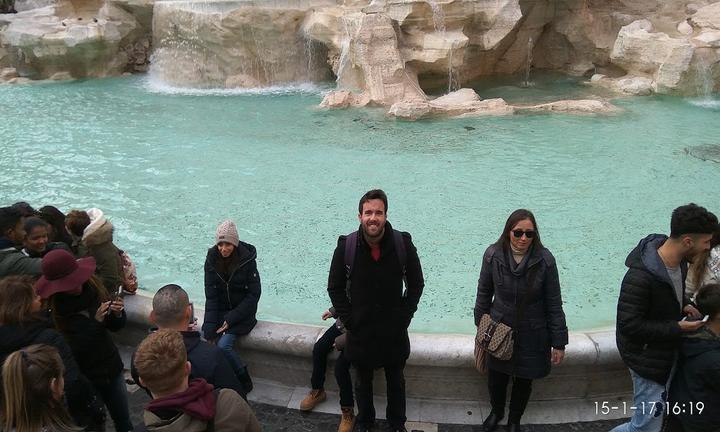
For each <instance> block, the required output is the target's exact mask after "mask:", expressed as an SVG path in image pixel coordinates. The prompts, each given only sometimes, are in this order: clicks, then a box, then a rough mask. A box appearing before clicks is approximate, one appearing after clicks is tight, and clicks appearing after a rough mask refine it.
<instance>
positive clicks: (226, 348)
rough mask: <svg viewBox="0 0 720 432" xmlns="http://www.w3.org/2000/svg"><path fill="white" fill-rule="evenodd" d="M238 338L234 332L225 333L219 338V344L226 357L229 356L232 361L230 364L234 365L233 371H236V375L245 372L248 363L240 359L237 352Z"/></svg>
mask: <svg viewBox="0 0 720 432" xmlns="http://www.w3.org/2000/svg"><path fill="white" fill-rule="evenodd" d="M236 340H237V336H235V335H234V334H230V333H223V335H222V336H220V339H218V342H217V346H218V348H220V349H221V350H222V351H223V353H225V357H227V359H228V361H229V362H230V366H232V368H233V371H235V375H236V376H240V375H242V374H243V373H245V370H246V369H247V365H246V364H245V363H244V362H243V361H242V360H240V356H239V355H238V354H237V353H236V352H235V349H234V348H235V341H236Z"/></svg>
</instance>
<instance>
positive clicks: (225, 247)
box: [202, 220, 261, 392]
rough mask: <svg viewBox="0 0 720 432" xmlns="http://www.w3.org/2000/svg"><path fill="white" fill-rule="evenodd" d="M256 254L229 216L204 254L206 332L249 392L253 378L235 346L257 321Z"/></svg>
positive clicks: (259, 290)
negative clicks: (238, 339)
mask: <svg viewBox="0 0 720 432" xmlns="http://www.w3.org/2000/svg"><path fill="white" fill-rule="evenodd" d="M256 257H257V253H256V251H255V246H253V245H251V244H249V243H245V242H242V241H240V237H239V235H238V231H237V227H236V226H235V223H234V222H233V221H231V220H226V221H224V222H222V223H221V224H220V225H219V226H218V227H217V230H216V232H215V245H214V246H213V247H211V248H210V249H208V252H207V257H206V258H205V320H204V322H203V326H202V332H203V336H204V337H205V339H207V340H208V341H210V342H213V343H217V346H218V347H220V348H221V349H223V351H224V352H225V353H226V354H227V355H228V359H229V360H230V363H231V364H232V366H233V368H234V369H235V372H236V373H237V374H238V378H240V381H241V382H242V383H243V384H244V385H245V387H246V390H247V391H248V392H249V391H250V390H251V389H252V382H251V381H250V377H249V375H248V373H247V368H246V366H245V364H244V363H243V362H242V360H240V358H239V356H238V355H237V353H236V352H235V351H234V350H233V348H234V347H235V341H236V339H237V337H238V336H242V335H246V334H248V333H250V331H251V330H252V329H253V328H254V327H255V324H257V319H256V318H255V314H256V313H257V305H258V301H259V300H260V292H261V289H260V274H259V273H258V270H257V262H256V261H255V258H256ZM248 387H249V388H248Z"/></svg>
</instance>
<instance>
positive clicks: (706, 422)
mask: <svg viewBox="0 0 720 432" xmlns="http://www.w3.org/2000/svg"><path fill="white" fill-rule="evenodd" d="M699 402H702V403H703V405H704V409H703V410H702V412H701V413H699V412H698V407H699V406H698V403H699ZM691 404H692V411H691V407H690V405H691ZM675 405H677V406H678V408H677V411H674V410H673V409H674V407H675ZM670 412H680V414H679V415H677V417H678V418H679V419H680V421H681V422H682V424H683V427H684V428H685V430H686V431H688V432H689V431H692V432H718V431H720V336H718V335H716V334H715V333H713V332H712V331H710V330H709V329H707V328H701V329H700V330H698V331H696V332H693V333H690V334H688V335H687V336H684V337H683V338H682V345H681V349H680V359H679V362H678V368H677V370H676V372H675V377H674V378H673V383H672V386H671V388H670Z"/></svg>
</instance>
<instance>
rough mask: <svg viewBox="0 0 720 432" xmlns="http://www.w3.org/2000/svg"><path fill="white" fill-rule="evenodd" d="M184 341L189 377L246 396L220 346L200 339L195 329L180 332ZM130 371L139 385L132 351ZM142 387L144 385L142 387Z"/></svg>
mask: <svg viewBox="0 0 720 432" xmlns="http://www.w3.org/2000/svg"><path fill="white" fill-rule="evenodd" d="M180 334H182V337H183V342H185V350H187V358H188V361H189V362H190V364H191V365H192V367H191V369H190V379H194V378H203V379H204V380H205V381H207V382H208V383H210V384H212V385H213V386H215V388H227V389H231V390H235V391H236V392H237V393H238V394H239V395H240V396H242V397H243V399H244V398H246V396H247V395H246V393H245V390H244V389H243V386H242V384H240V381H239V380H238V378H237V376H236V375H235V372H234V371H233V369H232V367H231V366H230V362H229V361H228V359H227V357H226V356H225V354H224V353H223V352H222V350H221V349H220V348H218V347H217V346H215V345H212V344H209V343H207V342H205V341H203V340H200V333H199V332H195V331H184V332H180ZM130 373H131V374H132V377H133V379H134V380H135V382H136V383H137V385H139V386H140V387H143V386H142V385H140V379H139V376H138V373H137V369H135V354H134V353H133V358H132V363H131V366H130ZM143 388H144V387H143Z"/></svg>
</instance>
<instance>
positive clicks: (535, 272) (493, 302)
mask: <svg viewBox="0 0 720 432" xmlns="http://www.w3.org/2000/svg"><path fill="white" fill-rule="evenodd" d="M511 259H512V258H511V257H510V254H509V252H507V251H505V250H503V248H501V247H499V246H496V245H492V246H490V247H489V248H488V249H487V250H486V251H485V254H484V256H483V262H482V268H481V270H480V278H479V280H478V288H477V297H476V300H475V310H474V314H475V325H476V326H477V325H478V324H479V323H480V318H481V317H482V315H483V314H486V313H489V314H490V316H491V317H492V318H493V320H495V321H497V322H502V323H505V324H507V325H508V326H510V327H512V329H513V338H514V345H513V356H512V358H511V359H510V360H498V359H496V358H494V357H492V356H489V357H488V368H490V369H493V370H496V371H499V372H503V373H506V374H509V375H514V376H518V377H521V378H529V379H536V378H542V377H544V376H547V375H548V374H549V373H550V348H551V347H552V348H557V349H565V345H567V343H568V329H567V325H566V323H565V312H564V311H563V308H562V295H561V293H560V282H559V278H558V271H557V265H556V264H555V258H554V257H553V255H552V254H551V253H550V251H549V250H547V249H545V248H535V247H533V248H532V249H530V251H529V252H528V254H527V256H526V257H525V258H524V259H523V261H521V262H520V264H518V265H517V266H512V267H511V264H510V260H511ZM513 264H514V262H513ZM518 313H520V319H519V320H518V318H517V314H518Z"/></svg>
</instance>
